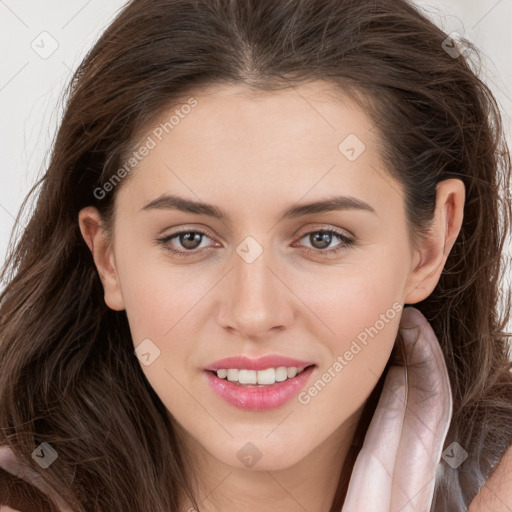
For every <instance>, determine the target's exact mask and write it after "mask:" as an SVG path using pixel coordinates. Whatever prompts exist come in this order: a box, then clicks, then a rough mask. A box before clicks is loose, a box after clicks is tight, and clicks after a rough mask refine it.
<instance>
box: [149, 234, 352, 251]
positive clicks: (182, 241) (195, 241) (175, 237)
mask: <svg viewBox="0 0 512 512" xmlns="http://www.w3.org/2000/svg"><path fill="white" fill-rule="evenodd" d="M205 238H208V239H210V240H211V238H210V236H209V235H208V234H207V233H205V232H204V231H201V230H197V229H193V230H192V229H189V230H183V231H178V232H176V233H173V234H171V235H168V236H165V237H163V238H158V239H157V242H158V243H159V244H161V245H162V246H163V248H164V249H165V250H166V251H168V252H170V253H171V254H174V255H175V256H178V257H182V258H186V257H189V256H195V255H198V254H201V253H203V252H205V251H208V250H209V249H211V248H212V247H213V246H211V245H210V246H208V245H206V246H203V247H201V244H202V242H203V241H204V240H205ZM304 238H306V239H307V240H308V241H309V242H310V243H311V244H312V246H313V247H305V248H303V251H304V252H306V253H308V254H312V255H315V256H318V255H321V256H324V255H325V256H327V255H334V254H338V253H339V252H341V251H343V250H345V249H348V248H349V247H350V246H351V245H352V244H353V243H354V240H352V239H351V238H349V237H347V236H345V235H344V234H343V233H341V232H339V231H337V230H334V229H317V230H314V231H309V232H307V233H304V234H303V235H302V236H301V238H300V239H299V240H302V239H304ZM336 240H338V242H339V243H338V245H336V246H334V247H331V248H329V246H330V245H331V244H332V242H333V241H336ZM173 241H174V242H173ZM171 242H173V243H171ZM173 244H175V245H177V246H178V248H173V246H172V245H173ZM215 244H216V247H220V244H218V243H217V242H215ZM297 245H300V244H297V243H296V242H294V243H293V244H292V246H293V247H296V246H297ZM180 248H181V249H180Z"/></svg>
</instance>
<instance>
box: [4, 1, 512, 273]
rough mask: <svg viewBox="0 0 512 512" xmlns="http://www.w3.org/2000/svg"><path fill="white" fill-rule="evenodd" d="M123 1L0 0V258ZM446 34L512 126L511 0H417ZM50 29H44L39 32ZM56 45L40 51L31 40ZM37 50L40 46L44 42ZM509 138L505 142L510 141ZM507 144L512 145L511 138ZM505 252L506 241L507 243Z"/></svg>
mask: <svg viewBox="0 0 512 512" xmlns="http://www.w3.org/2000/svg"><path fill="white" fill-rule="evenodd" d="M124 3H125V1H124V0H123V1H121V0H108V1H102V0H88V1H87V0H80V1H78V0H72V1H70V0H67V1H65V0H45V1H40V0H39V1H36V0H0V62H1V69H0V119H1V125H0V140H1V167H0V169H1V171H0V263H3V261H4V259H5V254H6V249H7V243H8V241H9V236H10V233H11V230H12V229H13V227H14V224H15V222H14V220H15V217H16V214H17V212H18V209H19V207H20V205H21V202H22V199H23V198H24V196H25V195H26V194H27V193H28V190H29V188H30V187H31V186H32V185H33V184H34V183H35V181H36V179H37V178H38V177H39V176H40V175H41V174H42V172H44V164H45V158H46V157H47V153H48V151H49V148H50V146H51V143H52V140H53V136H54V133H55V130H56V126H57V121H58V119H59V117H60V115H61V112H62V109H61V104H60V103H59V99H60V97H61V93H62V90H63V87H64V85H65V84H67V82H68V81H69V79H70V77H71V72H72V70H74V69H75V68H76V67H77V65H78V63H79V62H80V61H81V59H82V58H83V57H84V56H85V53H86V52H87V50H88V49H89V48H91V46H92V45H93V44H94V42H95V41H96V39H97V38H98V37H99V35H100V34H101V32H102V31H103V30H104V29H105V28H106V26H107V25H108V24H109V22H110V21H111V20H112V19H113V17H114V16H115V14H116V13H117V12H118V11H119V10H120V9H121V8H122V6H123V5H124ZM417 3H418V4H420V5H421V6H423V7H424V8H425V9H427V10H428V12H429V13H430V16H431V17H432V18H433V19H434V21H435V22H436V23H438V24H439V25H440V26H441V27H442V28H443V29H444V30H445V31H446V32H447V33H451V32H453V31H456V32H458V33H460V34H462V35H463V36H464V37H466V38H467V39H469V40H471V41H472V42H473V43H475V44H476V45H477V46H478V47H479V48H480V50H481V52H482V56H483V61H482V64H483V65H482V71H481V74H482V76H483V78H484V79H485V80H486V81H487V83H488V84H489V85H490V87H491V89H492V90H493V91H494V93H495V95H496V97H497V98H498V101H499V104H500V105H501V108H502V111H503V115H504V120H505V127H506V129H507V133H508V140H509V141H510V140H511V137H510V134H511V131H512V130H511V128H512V123H511V120H512V99H511V98H512V87H511V82H512V59H511V57H510V51H511V49H512V27H511V22H512V0H432V1H418V2H417ZM43 32H48V33H49V34H50V35H51V38H50V36H45V35H43V36H41V33H43ZM41 38H46V39H45V42H46V44H45V48H46V49H47V50H48V49H51V44H52V41H53V39H54V40H55V41H56V43H55V44H58V47H57V49H56V50H55V51H54V53H52V54H51V55H50V56H49V57H47V58H41V56H40V55H38V54H37V53H36V51H34V49H33V47H32V46H34V45H37V44H40V45H41V44H42V43H41V42H40V41H41ZM39 51H43V50H42V49H41V50H39ZM509 144H510V142H509ZM511 146H512V144H511ZM509 252H510V246H509Z"/></svg>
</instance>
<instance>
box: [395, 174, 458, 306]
mask: <svg viewBox="0 0 512 512" xmlns="http://www.w3.org/2000/svg"><path fill="white" fill-rule="evenodd" d="M464 201H465V188H464V183H463V182H462V180H460V179H456V178H451V179H447V180H443V181H441V182H439V183H438V184H437V189H436V208H435V213H434V219H433V223H432V226H431V229H430V230H429V232H428V234H427V235H426V236H425V237H424V238H423V239H422V240H421V242H420V243H419V247H418V248H417V250H416V251H415V255H414V262H413V268H412V270H411V273H410V274H409V279H408V281H407V286H406V294H405V297H404V303H406V304H415V303H417V302H420V301H422V300H424V299H426V298H427V297H428V296H429V295H430V294H431V293H432V291H433V290H434V288H435V287H436V285H437V283H438V282H439V278H440V277H441V273H442V271H443V268H444V266H445V263H446V260H447V259H448V255H449V254H450V251H451V249H452V247H453V245H454V244H455V240H456V239H457V236H458V235H459V232H460V229H461V227H462V220H463V217H464Z"/></svg>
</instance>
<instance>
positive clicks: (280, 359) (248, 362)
mask: <svg viewBox="0 0 512 512" xmlns="http://www.w3.org/2000/svg"><path fill="white" fill-rule="evenodd" d="M312 364H315V363H312V362H311V361H309V362H308V361H299V360H298V359H292V358H290V357H285V356H278V355H272V354H271V355H268V356H263V357H259V358H257V359H250V358H249V357H244V356H235V357H226V358H225V359H220V360H219V361H215V362H214V363H212V364H211V365H210V366H207V367H206V368H205V370H210V371H214V372H215V371H217V370H221V369H224V370H227V369H229V368H234V369H235V368H236V369H239V370H243V369H245V370H266V369H267V368H278V367H279V366H286V367H287V368H290V367H296V368H306V366H311V365H312ZM285 382H286V381H285Z"/></svg>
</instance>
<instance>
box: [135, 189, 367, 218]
mask: <svg viewBox="0 0 512 512" xmlns="http://www.w3.org/2000/svg"><path fill="white" fill-rule="evenodd" d="M153 209H158V210H179V211H182V212H186V213H193V214H196V215H207V216H208V217H213V218H215V219H219V220H222V221H227V220H228V219H229V215H227V214H226V213H225V212H223V211H222V210H221V209H220V208H218V207H217V206H214V205H211V204H208V203H203V202H201V201H193V200H192V199H185V198H183V197H180V196H176V195H172V194H163V195H161V196H160V197H158V198H156V199H154V200H153V201H151V202H149V203H148V204H147V205H146V206H144V207H142V208H141V211H142V210H153ZM338 210H362V211H368V212H370V213H373V214H376V212H375V210H374V209H373V208H372V207H371V206H370V205H369V204H367V203H365V202H364V201H361V200H360V199H357V198H356V197H352V196H334V197H328V198H326V199H322V200H319V201H314V202H311V203H304V204H298V205H295V206H291V207H290V208H287V209H286V210H285V211H284V213H283V216H282V219H295V218H298V217H302V216H306V215H310V214H313V213H325V212H332V211H338Z"/></svg>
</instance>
